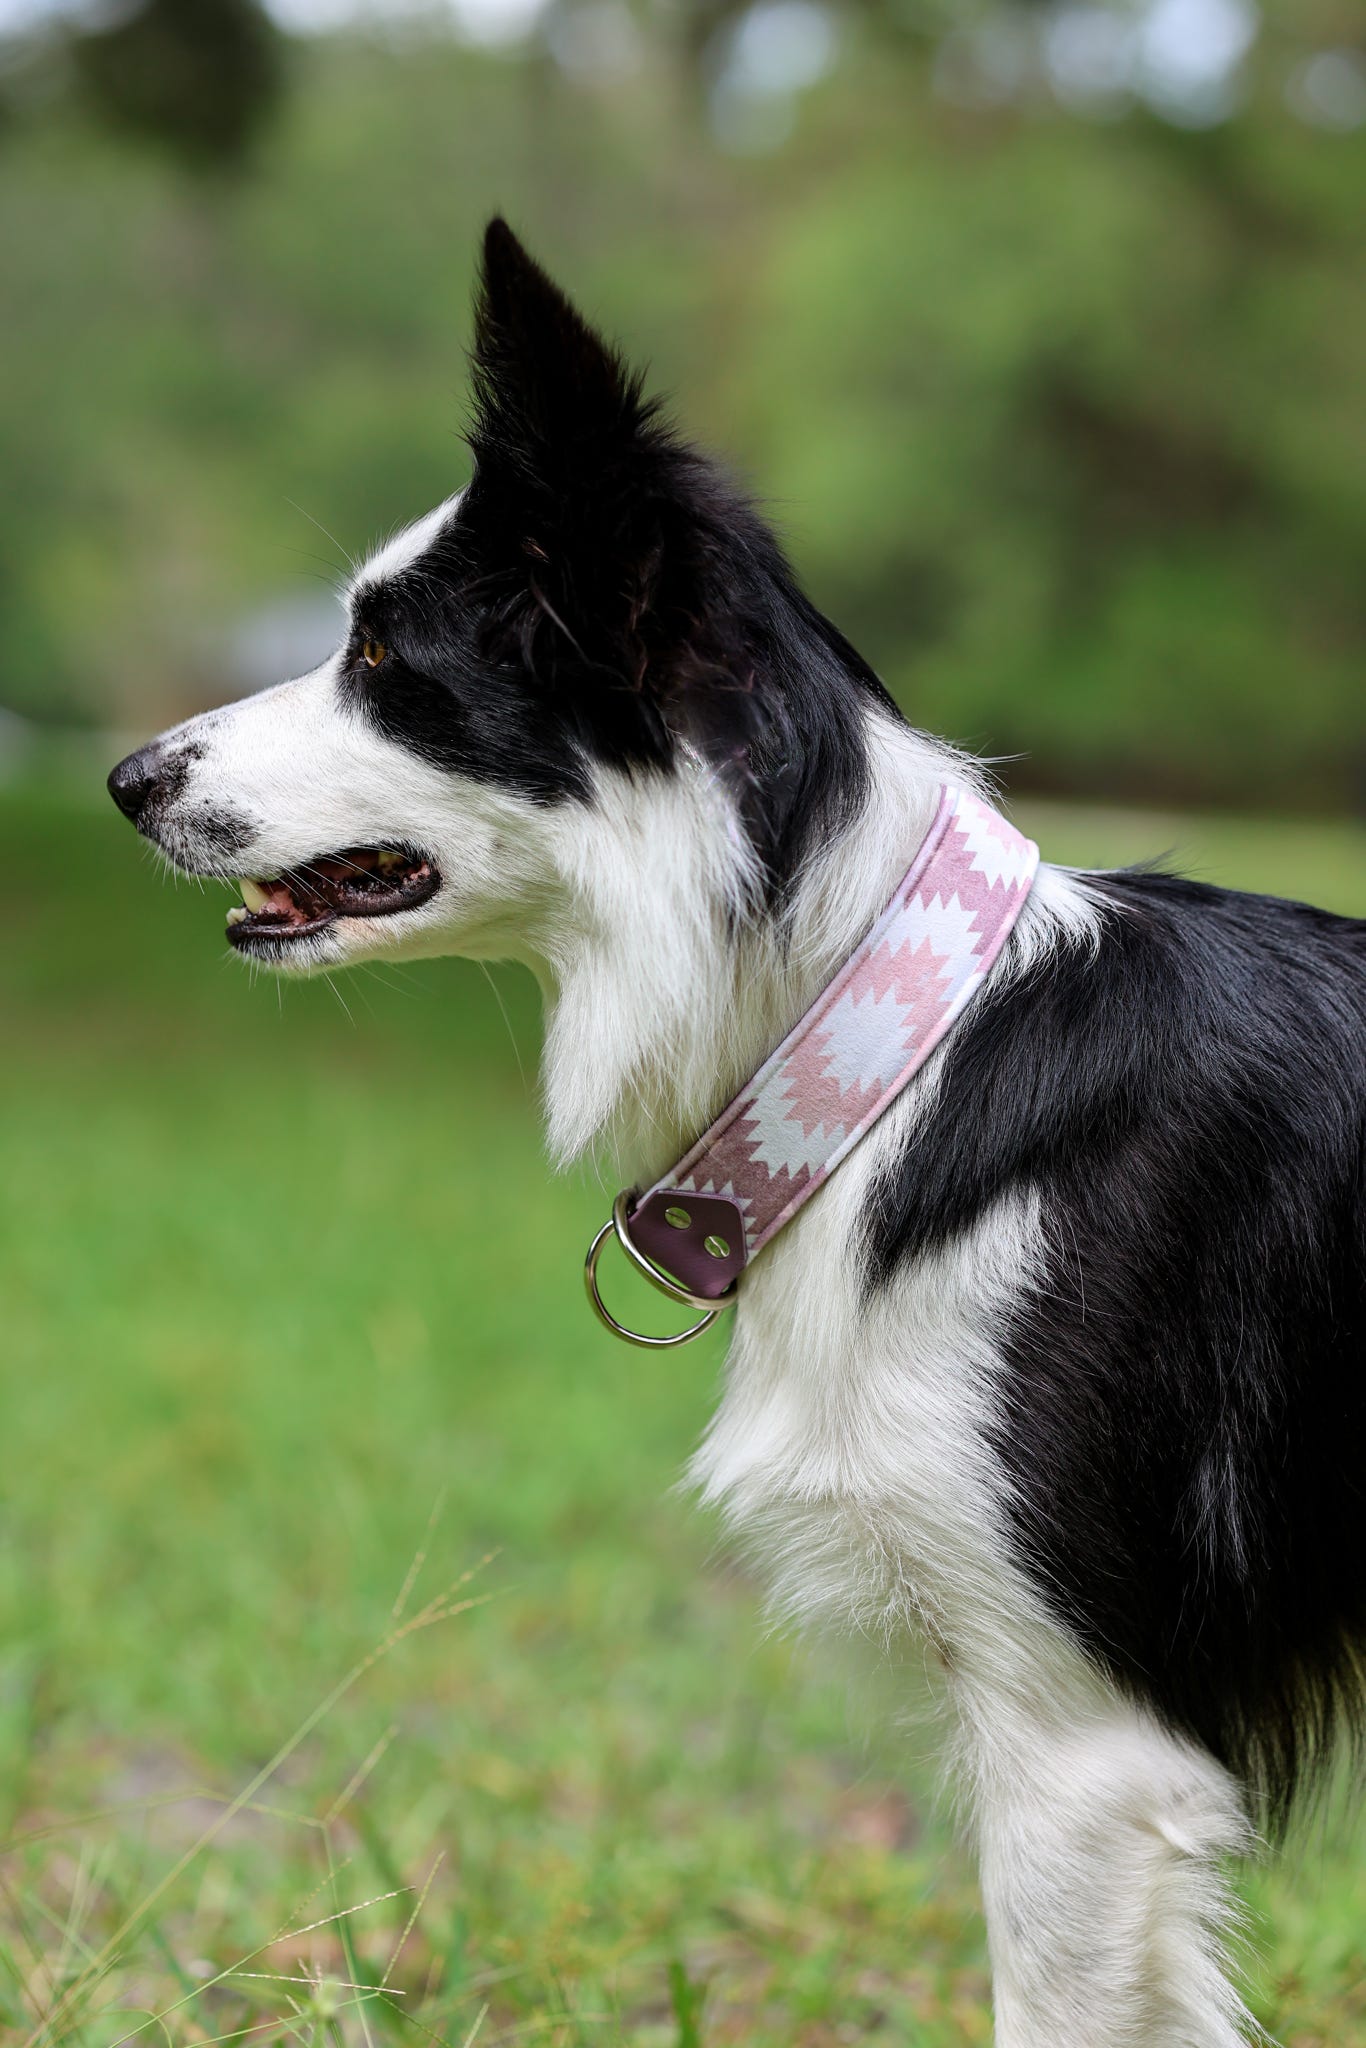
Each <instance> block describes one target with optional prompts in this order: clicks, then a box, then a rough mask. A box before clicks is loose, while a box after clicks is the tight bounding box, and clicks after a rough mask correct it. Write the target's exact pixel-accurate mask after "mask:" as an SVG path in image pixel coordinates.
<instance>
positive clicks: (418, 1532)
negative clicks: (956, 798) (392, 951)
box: [0, 781, 1366, 2048]
mask: <svg viewBox="0 0 1366 2048" xmlns="http://www.w3.org/2000/svg"><path fill="white" fill-rule="evenodd" d="M1022 808H1023V814H1024V815H1025V818H1026V822H1027V823H1030V824H1032V825H1035V826H1036V827H1037V828H1038V829H1039V830H1040V831H1041V834H1042V836H1043V837H1044V840H1045V844H1046V849H1047V850H1048V851H1050V852H1053V853H1055V854H1056V855H1058V856H1059V857H1062V858H1066V859H1073V860H1098V861H1107V860H1113V859H1125V858H1129V857H1132V856H1135V855H1139V854H1147V853H1152V852H1156V851H1161V850H1162V849H1164V848H1169V847H1175V849H1176V850H1177V852H1178V854H1179V855H1181V856H1182V857H1183V858H1184V859H1185V860H1186V861H1187V863H1188V864H1189V865H1192V866H1194V867H1195V868H1196V869H1197V870H1198V871H1201V872H1204V873H1207V874H1210V875H1212V876H1214V877H1215V878H1216V879H1221V880H1227V881H1243V882H1246V883H1248V884H1250V885H1255V886H1267V887H1271V886H1279V887H1280V888H1281V889H1282V891H1283V892H1284V893H1302V894H1306V895H1310V896H1314V897H1316V898H1318V899H1319V900H1322V901H1324V902H1327V903H1332V904H1334V905H1336V906H1337V907H1340V908H1343V909H1355V910H1358V911H1361V910H1366V846H1364V845H1363V839H1362V836H1361V835H1360V834H1359V833H1355V832H1353V831H1352V830H1351V829H1350V828H1347V827H1342V826H1337V825H1332V824H1324V825H1321V826H1320V825H1288V824H1287V825H1274V826H1273V825H1260V824H1258V825H1252V824H1247V825H1243V824H1238V823H1220V824H1218V825H1214V824H1211V823H1205V822H1201V821H1170V820H1154V819H1143V818H1136V817H1131V816H1128V815H1124V816H1119V815H1113V814H1111V815H1107V814H1103V813H1096V814H1094V815H1089V814H1081V813H1076V812H1069V811H1064V810H1061V809H1057V808H1053V807H1047V808H1045V807H1040V808H1038V809H1036V810H1034V811H1031V810H1029V809H1028V807H1022ZM0 814H2V817H0V844H2V856H3V872H4V875H5V883H6V908H5V944H4V949H3V955H0V959H2V960H3V967H2V968H0V972H2V973H3V977H4V983H5V999H4V1002H3V1008H2V1010H0V1034H3V1053H4V1059H5V1072H6V1078H7V1082H8V1086H7V1087H6V1089H5V1091H4V1105H3V1161H4V1172H3V1177H2V1178H0V1288H2V1291H0V1316H2V1317H3V1333H4V1345H3V1384H4V1410H3V1413H4V1427H3V1432H0V1805H2V1806H3V1811H2V1812H0V1834H2V1835H3V1837H4V1850H3V1860H0V2037H3V2039H4V2040H5V2041H7V2042H8V2041H13V2042H15V2043H20V2042H25V2041H31V2042H33V2043H35V2044H36V2043H38V2042H40V2041H41V2042H49V2041H56V2040H59V2039H66V2040H70V2041H74V2042H79V2043H82V2044H88V2048H107V2044H111V2043H114V2042H117V2041H122V2040H125V2039H130V2038H135V2039H139V2040H144V2041H146V2042H148V2043H152V2042H157V2043H161V2044H165V2043H177V2044H178V2043H181V2042H190V2041H207V2040H214V2041H220V2040H226V2039H245V2040H250V2041H260V2042H275V2041H284V2040H299V2041H304V2042H316V2043H319V2044H321V2043H324V2042H328V2043H332V2044H334V2048H338V2044H341V2043H346V2044H359V2048H379V2044H380V2043H389V2042H391V2041H399V2040H402V2041H411V2042H412V2043H414V2044H419V2043H422V2042H424V2041H428V2040H430V2039H432V2038H433V2037H435V2038H437V2039H439V2040H441V2041H444V2042H446V2043H448V2044H451V2048H460V2044H462V2043H468V2042H470V2041H477V2042H479V2043H480V2044H482V2048H490V2044H492V2043H494V2042H511V2041H523V2040H526V2041H532V2042H544V2043H546V2044H549V2048H568V2044H575V2048H577V2044H593V2048H611V2044H614V2043H619V2042H629V2043H632V2044H637V2048H650V2044H660V2048H664V2044H669V2048H700V2044H704V2043H705V2044H712V2048H714V2044H721V2043H745V2044H747V2048H825V2044H836V2043H846V2042H859V2043H870V2044H881V2048H891V2044H894V2043H895V2044H899V2048H905V2044H912V2048H964V2044H973V2043H979V2042H985V2041H987V2040H988V2039H989V2035H990V2026H989V2019H988V2013H987V2006H986V1987H985V1974H984V1966H983V1937H982V1928H981V1921H980V1914H979V1908H978V1902H977V1898H976V1893H975V1889H974V1885H973V1880H972V1875H971V1870H970V1867H969V1865H968V1863H967V1861H966V1860H965V1858H964V1857H963V1856H962V1855H961V1854H960V1852H959V1851H958V1850H957V1849H956V1848H955V1847H954V1846H953V1843H952V1840H951V1838H950V1836H949V1834H948V1832H947V1830H946V1828H945V1825H944V1823H943V1822H942V1821H941V1820H940V1819H938V1818H937V1817H936V1815H935V1811H934V1808H933V1805H932V1797H931V1795H932V1788H933V1784H934V1771H933V1765H932V1762H931V1755H932V1750H933V1735H932V1731H929V1730H920V1731H912V1732H911V1733H910V1734H909V1735H903V1736H900V1737H897V1736H895V1735H894V1734H893V1733H891V1732H890V1726H889V1717H888V1715H887V1714H886V1712H885V1707H886V1704H887V1701H888V1699H889V1698H894V1697H896V1696H897V1695H898V1693H899V1692H900V1690H901V1681H902V1678H903V1677H905V1678H906V1680H907V1684H909V1674H900V1673H897V1672H894V1671H893V1672H885V1671H884V1672H881V1673H876V1672H874V1673H871V1674H862V1673H860V1672H859V1671H858V1670H857V1664H858V1660H855V1659H852V1658H851V1659H848V1660H846V1658H845V1657H844V1655H843V1653H837V1652H834V1651H832V1650H829V1649H823V1648H813V1647H807V1648H802V1647H800V1646H796V1647H794V1646H793V1645H791V1644H789V1643H787V1642H786V1641H783V1640H781V1639H777V1638H775V1637H773V1636H771V1635H766V1634H765V1633H764V1631H763V1629H762V1626H761V1622H760V1610H759V1600H758V1595H757V1592H756V1589H755V1587H754V1586H753V1585H752V1584H750V1583H749V1582H748V1581H747V1580H746V1579H745V1578H744V1577H743V1576H741V1575H740V1574H738V1573H737V1571H736V1570H735V1569H734V1567H733V1565H732V1564H731V1563H730V1562H729V1561H728V1559H727V1557H726V1555H725V1553H724V1551H723V1550H719V1549H718V1547H717V1540H716V1531H715V1530H714V1529H713V1528H712V1527H710V1526H709V1525H708V1524H707V1522H706V1521H705V1520H704V1518H702V1517H701V1516H700V1515H699V1514H698V1513H697V1511H696V1510H695V1509H694V1508H693V1506H692V1505H691V1504H690V1503H689V1502H688V1501H686V1500H685V1499H683V1498H680V1497H679V1496H678V1494H677V1493H676V1492H673V1491H671V1488H672V1486H673V1482H674V1480H675V1478H676V1475H677V1473H678V1470H679V1468H680V1466H681V1463H682V1461H683V1459H684V1457H685V1456H686V1454H687V1452H688V1449H689V1447H690V1446H691V1444H692V1442H693V1441H694V1439H695V1438H696V1436H697V1434H698V1431H699V1429H700V1427H701V1425H702V1423H703V1420H704V1418H705V1416H706V1414H707V1411H708V1406H709V1403H710V1401H711V1400H712V1397H713V1394H714V1391H715V1384H716V1379H717V1375H718V1372H719V1370H720V1365H721V1356H722V1353H721V1347H720V1344H719V1342H715V1341H712V1340H708V1342H707V1344H705V1345H701V1346H697V1347H694V1348H693V1349H691V1350H689V1351H687V1352H686V1353H682V1354H680V1355H678V1356H676V1357H666V1358H663V1359H657V1358H652V1357H648V1356H646V1355H644V1354H640V1353H635V1352H632V1351H629V1350H627V1349H626V1348H625V1347H621V1346H616V1345H614V1344H612V1343H611V1342H610V1341H609V1340H608V1339H607V1338H606V1336H605V1335H603V1334H602V1333H600V1332H599V1331H598V1330H597V1328H596V1327H595V1326H594V1324H593V1323H592V1322H591V1321H590V1319H589V1317H588V1314H587V1310H586V1308H585V1306H584V1303H583V1300H582V1295H581V1291H580V1287H579V1279H578V1270H577V1269H578V1261H579V1258H580V1256H581V1252H582V1247H583V1244H584V1241H585V1240H586V1238H587V1236H588V1234H589V1232H590V1230H591V1228H592V1227H593V1226H594V1225H595V1224H596V1223H597V1221H598V1220H599V1218H600V1217H601V1215H602V1214H603V1213H604V1209H605V1200H604V1191H603V1189H601V1188H600V1187H598V1186H597V1185H595V1184H594V1183H593V1181H592V1179H591V1177H589V1176H587V1175H585V1176H583V1177H582V1178H579V1179H570V1180H568V1181H562V1182H558V1183H556V1182H552V1181H551V1180H550V1179H549V1177H548V1175H547V1173H546V1171H545V1169H544V1166H543V1163H542V1160H541V1156H540V1151H539V1136H538V1127H537V1117H536V1109H535V1096H534V1068H535V1059H536V1043H537V1029H538V1025H537V1016H536V1010H535V1005H534V1001H533V996H532V991H531V989H530V986H529V984H526V983H524V982H523V981H522V980H521V979H519V978H518V977H516V976H514V975H511V974H508V975H506V976H503V975H500V976H499V977H498V987H497V993H496V994H495V992H494V990H493V989H491V988H490V986H489V984H488V982H487V981H486V980H485V979H483V978H482V977H481V975H480V974H479V973H478V972H476V971H473V970H470V969H468V968H466V967H463V966H461V965H459V964H455V963H441V964H438V965H434V966H431V967H424V968H422V969H420V970H411V971H404V972H402V973H399V972H396V971H386V972H385V973H384V974H383V975H380V974H371V975H360V976H357V977H354V978H352V979H350V980H348V981H346V982H344V983H338V984H337V986H336V988H335V989H333V988H331V987H329V986H327V985H322V984H320V985H317V986H308V987H291V988H287V989H284V990H283V991H279V990H277V988H276V987H275V986H274V985H272V984H268V983H258V984H257V985H255V986H254V987H253V986H252V985H251V984H250V983H249V982H248V979H247V977H246V976H245V975H243V974H242V973H241V971H240V969H239V968H238V967H237V966H236V965H235V964H234V963H231V962H229V961H228V960H227V959H226V958H225V952H224V947H223V944H222V939H221V925H222V913H223V909H224V907H225V902H226V896H225V893H224V892H223V891H220V890H211V891H209V892H207V893H206V894H201V893H200V892H199V891H197V890H196V889H194V888H191V887H187V886H183V885H182V886H181V887H180V888H179V889H175V888H172V887H171V886H170V885H169V884H163V883H162V882H161V881H159V880H158V879H157V878H156V877H155V875H154V873H153V871H152V869H151V867H150V864H149V863H148V862H147V860H146V859H145V858H144V856H143V855H142V853H141V852H140V850H139V848H138V847H137V845H136V844H135V842H134V838H133V835H132V834H131V832H129V831H128V830H127V828H126V827H125V826H122V825H121V824H120V822H119V820H118V819H116V818H115V816H114V815H113V812H112V810H110V809H108V807H107V806H104V805H102V804H97V803H96V802H95V801H94V800H93V799H92V798H91V796H90V795H89V794H88V793H87V792H85V791H83V790H80V789H77V788H75V787H74V786H70V785H68V784H67V783H58V782H56V781H53V782H50V783H44V784H42V785H39V784H24V785H11V786H10V787H9V788H8V789H6V790H4V791H2V792H0ZM499 998H501V1002H502V1005H503V1006H504V1007H505V1009H506V1019H505V1017H504V1014H503V1009H502V1008H500V1001H499ZM510 1040H511V1042H510ZM519 1062H520V1068H521V1069H522V1070H524V1072H525V1078H524V1074H523V1071H519ZM470 1601H478V1602H480V1603H482V1604H479V1605H469V1606H467V1605H466V1603H467V1602H470ZM367 1658H370V1659H372V1661H370V1662H369V1663H368V1665H367V1664H366V1660H367ZM349 1674H356V1675H354V1676H353V1677H352V1679H351V1682H350V1683H349V1684H347V1683H346V1681H347V1679H348V1675H349ZM329 1702H330V1704H329ZM324 1707H325V1708H326V1711H325V1712H321V1713H320V1712H319V1711H318V1710H319V1709H321V1708H324ZM1364 1865H1366V1849H1364V1847H1363V1837H1362V1835H1361V1834H1360V1833H1359V1832H1358V1833H1357V1834H1356V1835H1355V1836H1353V1835H1352V1833H1351V1832H1350V1831H1349V1829H1348V1828H1347V1826H1346V1824H1345V1822H1338V1821H1330V1822H1328V1823H1325V1824H1323V1825H1322V1826H1321V1827H1320V1828H1319V1829H1318V1830H1317V1831H1316V1832H1315V1833H1314V1835H1313V1837H1312V1839H1311V1841H1310V1842H1309V1844H1308V1845H1307V1846H1306V1847H1303V1848H1302V1849H1301V1850H1300V1851H1299V1852H1298V1853H1297V1854H1296V1856H1295V1857H1294V1858H1293V1859H1292V1860H1291V1861H1290V1862H1289V1863H1286V1864H1283V1865H1280V1866H1278V1867H1277V1868H1275V1869H1274V1870H1271V1871H1258V1872H1256V1873H1254V1874H1253V1875H1252V1876H1251V1878H1250V1879H1249V1881H1248V1885H1247V1892H1248V1897H1249V1900H1250V1902H1251V1905H1252V1908H1253V1911H1254V1914H1255V1916H1256V1918H1257V1926H1256V1937H1257V1940H1258V1942H1259V1944H1260V1946H1261V1948H1262V1950H1263V1953H1264V1955H1265V1957H1266V1958H1267V1960H1266V1962H1265V1964H1264V1965H1263V1966H1261V1967H1260V1968H1259V1972H1258V1975H1257V1978H1256V1981H1255V1984H1254V1998H1255V2002H1256V2005H1257V2009H1258V2011H1259V2013H1260V2014H1261V2016H1262V2017H1263V2018H1264V2020H1265V2021H1266V2022H1267V2024H1268V2025H1269V2026H1270V2027H1271V2028H1272V2029H1273V2031H1275V2032H1276V2033H1277V2034H1278V2035H1279V2036H1280V2037H1281V2038H1282V2039H1283V2040H1284V2041H1285V2042H1287V2043H1291V2044H1295V2048H1329V2044H1332V2048H1351V2044H1354V2043H1355V2044H1360V2043H1366V1868H1364V1867H1363V1866H1364ZM405 1929H406V1930H407V1934H406V1939H405V1938H404V1935H405ZM158 2015H159V2017H156V2016H158Z"/></svg>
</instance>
